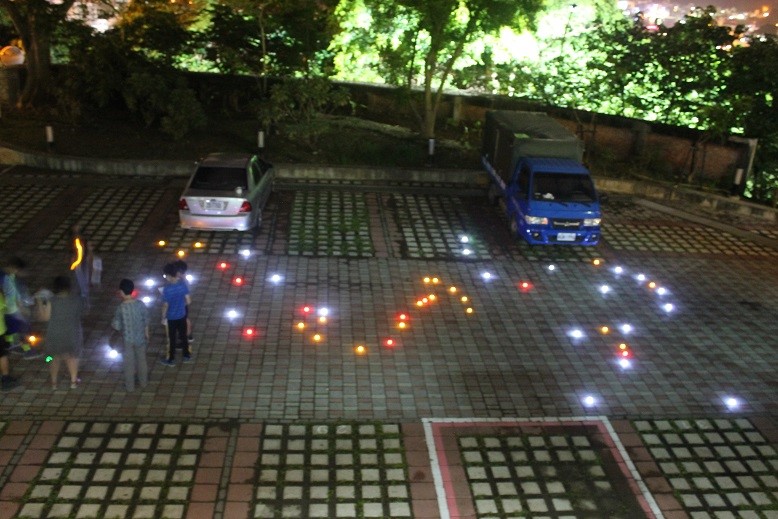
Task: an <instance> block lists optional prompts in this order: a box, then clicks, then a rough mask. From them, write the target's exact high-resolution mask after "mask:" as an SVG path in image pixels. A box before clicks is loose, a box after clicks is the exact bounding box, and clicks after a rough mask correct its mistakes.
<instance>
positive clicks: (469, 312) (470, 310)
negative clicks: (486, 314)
mask: <svg viewBox="0 0 778 519" xmlns="http://www.w3.org/2000/svg"><path fill="white" fill-rule="evenodd" d="M465 312H466V313H468V314H472V313H473V309H472V308H470V307H468V308H467V310H465Z"/></svg>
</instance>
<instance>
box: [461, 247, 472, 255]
mask: <svg viewBox="0 0 778 519" xmlns="http://www.w3.org/2000/svg"><path fill="white" fill-rule="evenodd" d="M472 253H473V251H471V250H470V249H462V255H463V256H470V254H472Z"/></svg>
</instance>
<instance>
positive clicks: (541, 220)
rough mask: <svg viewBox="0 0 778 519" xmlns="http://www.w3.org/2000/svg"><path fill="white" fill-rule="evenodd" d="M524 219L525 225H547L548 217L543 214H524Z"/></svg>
mask: <svg viewBox="0 0 778 519" xmlns="http://www.w3.org/2000/svg"><path fill="white" fill-rule="evenodd" d="M524 221H525V222H526V223H527V225H548V218H546V217H545V216H529V215H527V216H525V217H524Z"/></svg>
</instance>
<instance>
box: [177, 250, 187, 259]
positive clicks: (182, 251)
mask: <svg viewBox="0 0 778 519" xmlns="http://www.w3.org/2000/svg"><path fill="white" fill-rule="evenodd" d="M176 256H178V257H179V258H183V257H184V256H186V251H185V250H179V251H178V252H176Z"/></svg>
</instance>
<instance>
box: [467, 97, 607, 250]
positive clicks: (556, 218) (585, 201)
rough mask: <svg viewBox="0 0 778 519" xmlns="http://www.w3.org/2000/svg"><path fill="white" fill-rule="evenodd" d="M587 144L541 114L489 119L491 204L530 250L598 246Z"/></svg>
mask: <svg viewBox="0 0 778 519" xmlns="http://www.w3.org/2000/svg"><path fill="white" fill-rule="evenodd" d="M582 158H583V144H582V142H581V141H580V140H579V139H578V138H577V137H576V136H575V135H574V134H573V133H572V132H570V131H569V130H568V129H567V128H565V127H564V126H562V125H561V124H560V123H559V122H557V121H556V120H554V119H553V118H551V117H550V116H548V115H547V114H545V113H542V112H516V111H506V110H496V111H489V112H487V113H486V124H485V126H484V134H483V147H482V150H481V161H482V163H483V165H484V167H485V168H486V171H487V172H488V173H489V177H490V180H491V184H490V187H489V198H490V200H491V201H493V202H497V201H499V203H500V206H501V207H502V208H503V209H504V211H505V213H506V215H507V217H508V221H509V223H510V227H511V232H512V233H513V234H514V235H516V236H519V237H521V238H523V239H524V240H526V241H527V242H528V243H530V244H532V245H597V243H598V242H599V240H600V221H601V218H602V215H601V212H600V202H599V196H598V194H597V191H596V190H595V187H594V181H593V180H592V176H591V174H590V173H589V170H588V169H586V167H584V165H583V164H582V162H581V161H582Z"/></svg>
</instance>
